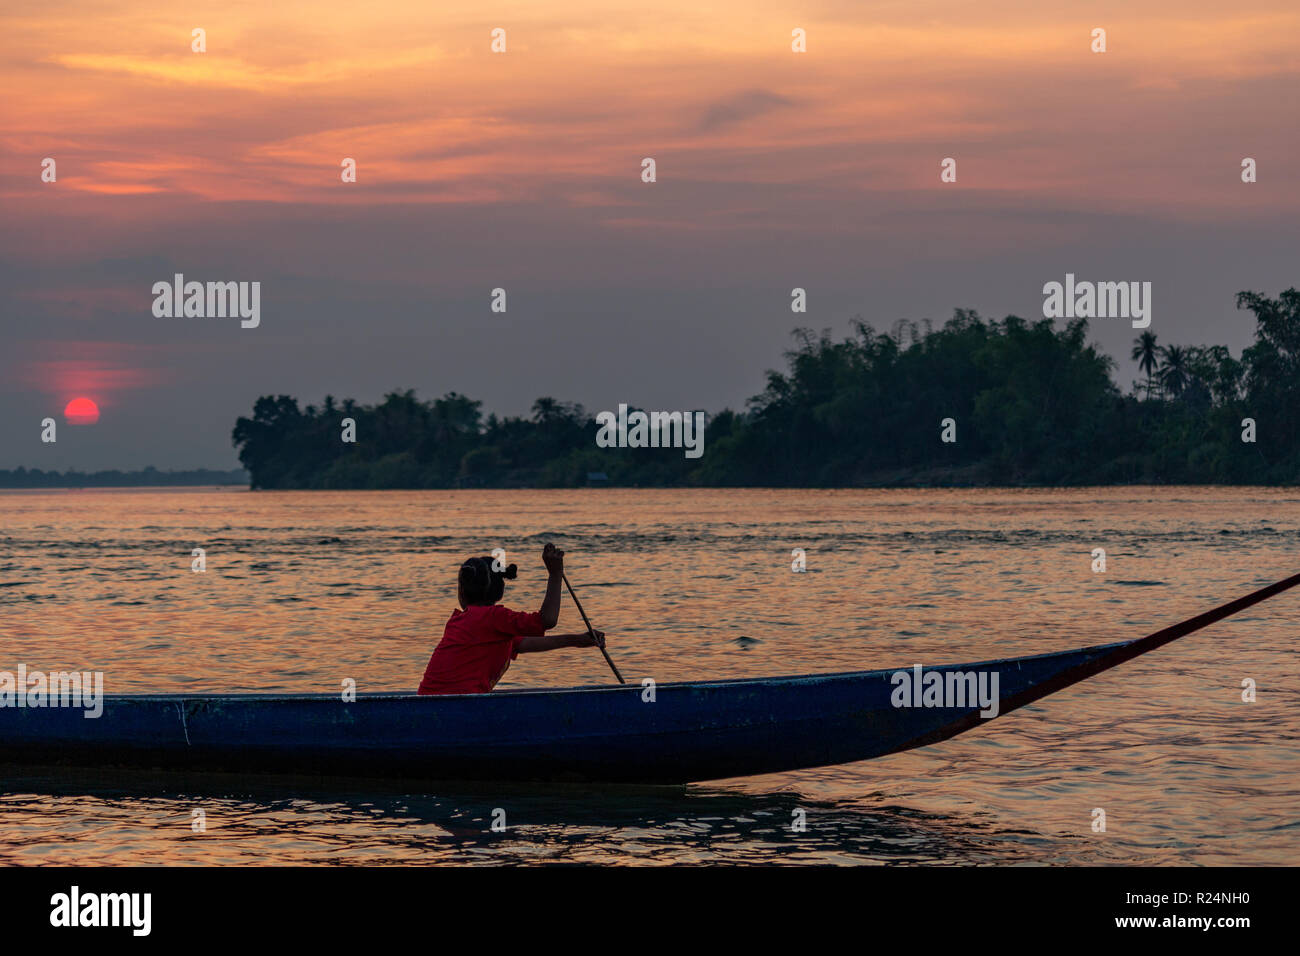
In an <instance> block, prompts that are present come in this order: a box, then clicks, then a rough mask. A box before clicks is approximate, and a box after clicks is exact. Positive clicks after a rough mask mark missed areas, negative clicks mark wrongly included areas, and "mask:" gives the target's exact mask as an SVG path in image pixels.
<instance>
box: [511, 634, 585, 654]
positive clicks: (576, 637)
mask: <svg viewBox="0 0 1300 956" xmlns="http://www.w3.org/2000/svg"><path fill="white" fill-rule="evenodd" d="M604 646H605V632H604V631H596V632H595V635H594V636H593V635H591V634H549V635H547V636H546V637H525V638H523V639H522V640H520V642H519V647H518V651H519V653H520V654H535V653H537V652H538V651H556V650H559V649H560V648H562V647H604Z"/></svg>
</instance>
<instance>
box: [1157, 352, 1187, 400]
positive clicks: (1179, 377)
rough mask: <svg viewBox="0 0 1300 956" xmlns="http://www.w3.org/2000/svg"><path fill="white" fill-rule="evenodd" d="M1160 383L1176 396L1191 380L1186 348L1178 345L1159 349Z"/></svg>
mask: <svg viewBox="0 0 1300 956" xmlns="http://www.w3.org/2000/svg"><path fill="white" fill-rule="evenodd" d="M1160 356H1161V358H1162V359H1163V361H1162V362H1161V365H1160V384H1161V385H1163V386H1164V387H1165V388H1166V389H1167V390H1168V391H1169V394H1171V395H1173V396H1174V397H1175V398H1177V397H1178V396H1179V395H1181V394H1182V393H1183V390H1184V389H1186V388H1187V386H1188V384H1190V382H1191V372H1190V370H1189V368H1188V354H1187V350H1186V349H1185V348H1183V347H1182V346H1180V345H1171V346H1169V347H1168V348H1163V347H1162V348H1161V349H1160Z"/></svg>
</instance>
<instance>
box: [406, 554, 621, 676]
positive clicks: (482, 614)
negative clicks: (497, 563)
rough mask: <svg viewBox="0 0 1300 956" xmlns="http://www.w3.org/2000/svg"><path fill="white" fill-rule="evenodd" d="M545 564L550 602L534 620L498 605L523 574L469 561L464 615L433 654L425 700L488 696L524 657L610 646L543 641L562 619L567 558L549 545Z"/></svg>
mask: <svg viewBox="0 0 1300 956" xmlns="http://www.w3.org/2000/svg"><path fill="white" fill-rule="evenodd" d="M542 563H543V564H544V565H546V571H547V575H548V577H547V581H546V597H545V598H543V600H542V608H541V610H540V611H538V612H536V613H535V614H526V613H524V612H523V611H512V610H510V609H509V608H507V607H502V606H500V605H499V604H497V601H500V600H501V598H502V596H503V595H504V594H505V589H506V580H507V579H509V580H511V581H513V580H514V579H515V577H516V575H517V574H518V568H517V567H516V566H515V565H513V564H512V565H510V566H509V567H508V568H506V569H505V570H504V571H496V570H493V568H492V559H491V558H470V559H469V560H467V561H466V562H465V563H464V564H462V565H461V566H460V574H459V576H458V578H457V582H456V596H457V597H458V598H459V600H460V606H461V610H459V611H452V613H451V619H450V620H449V621H448V622H447V626H446V627H445V628H444V629H443V632H442V640H441V641H439V642H438V646H437V647H435V648H434V649H433V656H432V657H430V658H429V666H428V667H426V668H425V669H424V680H422V681H421V682H420V690H419V692H420V693H421V694H486V693H487V692H488V691H490V690H491V689H492V688H493V687H495V686H496V684H497V681H499V680H500V679H501V675H503V674H504V673H505V672H506V668H507V667H509V666H510V662H511V661H512V660H514V659H515V658H516V657H518V656H519V655H520V654H529V653H532V652H534V651H552V650H555V649H556V648H559V647H604V646H605V635H604V633H603V632H601V631H592V632H591V633H590V634H556V635H552V636H551V637H545V636H544V632H546V631H549V630H550V629H551V628H553V627H555V624H556V622H557V621H558V620H559V617H560V585H561V584H562V583H563V580H564V552H563V551H561V550H560V549H559V548H557V547H555V545H553V544H548V545H547V546H546V547H545V548H543V549H542Z"/></svg>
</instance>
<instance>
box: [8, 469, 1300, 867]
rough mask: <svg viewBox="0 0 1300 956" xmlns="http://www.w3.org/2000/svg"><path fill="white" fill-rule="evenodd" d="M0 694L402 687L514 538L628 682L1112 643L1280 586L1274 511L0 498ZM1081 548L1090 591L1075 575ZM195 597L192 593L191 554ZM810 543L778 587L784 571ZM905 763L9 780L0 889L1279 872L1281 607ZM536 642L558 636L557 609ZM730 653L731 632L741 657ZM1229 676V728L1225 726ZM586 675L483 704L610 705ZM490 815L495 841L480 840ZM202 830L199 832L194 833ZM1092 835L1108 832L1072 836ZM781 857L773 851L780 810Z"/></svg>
mask: <svg viewBox="0 0 1300 956" xmlns="http://www.w3.org/2000/svg"><path fill="white" fill-rule="evenodd" d="M0 502H2V503H3V509H4V514H5V519H4V525H3V538H2V539H0V611H2V612H3V614H4V620H5V624H6V627H5V632H6V633H5V636H4V638H3V644H0V669H10V670H12V669H14V668H16V666H17V665H18V664H19V663H20V662H24V663H26V664H27V665H28V666H29V667H40V668H43V669H47V670H53V669H71V668H77V669H82V670H102V671H104V672H105V675H106V677H105V679H106V689H107V690H108V691H109V692H125V691H193V692H223V691H273V690H290V691H322V692H336V691H337V690H338V688H339V686H340V682H341V681H342V680H343V679H345V678H353V679H355V680H356V682H357V685H358V688H359V689H360V690H362V691H373V690H400V691H410V690H413V689H414V687H415V685H416V684H417V683H418V681H419V677H420V674H421V673H422V670H423V667H424V664H425V662H426V661H427V659H428V654H429V652H430V650H431V649H432V647H433V644H434V643H435V642H436V640H437V638H438V636H439V634H440V633H441V628H442V623H443V621H444V620H445V619H446V616H447V615H448V614H449V613H450V610H451V608H452V606H453V603H454V590H453V588H452V586H451V582H452V581H453V576H454V569H455V567H456V566H457V565H458V564H459V562H460V560H461V559H463V558H464V557H466V556H468V555H470V554H486V553H487V552H489V551H490V550H491V549H492V548H494V547H503V548H505V549H506V550H507V552H508V554H509V559H510V560H512V561H516V562H518V563H519V565H520V578H519V580H518V581H516V582H514V583H513V584H512V585H511V586H510V587H509V589H508V591H507V598H506V601H507V603H510V604H513V605H516V606H521V607H532V606H534V605H535V604H536V603H537V602H538V601H539V600H540V596H541V589H542V586H543V583H544V580H545V577H544V574H543V572H542V570H541V564H540V558H539V553H540V548H541V544H542V543H543V542H544V541H546V540H555V541H556V542H557V543H559V544H560V545H561V546H562V547H564V548H565V549H566V550H568V551H569V561H568V566H569V577H570V580H571V581H572V582H573V585H574V587H575V588H576V589H577V591H578V594H579V596H580V597H581V598H582V600H583V603H584V606H585V607H586V608H587V611H588V613H589V614H590V615H591V617H592V619H593V623H594V624H595V625H596V626H597V627H600V628H602V629H603V630H605V631H607V632H608V634H609V649H610V653H611V654H612V656H613V657H614V660H615V661H616V662H617V663H618V665H619V667H620V669H621V670H622V671H623V673H624V675H625V676H626V677H627V678H628V680H629V681H636V680H639V679H640V678H642V677H646V676H649V677H654V678H655V679H656V680H659V681H667V680H684V679H700V678H722V677H740V676H753V675H774V674H791V673H808V672H815V671H834V670H849V669H860V668H876V667H902V666H909V665H911V664H913V663H916V662H922V663H926V664H933V663H945V662H952V661H975V660H982V659H988V658H996V657H1006V656H1020V655H1023V654H1031V653H1039V652H1043V651H1048V650H1058V649H1065V648H1069V647H1077V646H1083V645H1087V644H1095V643H1101V642H1104V641H1111V640H1119V639H1124V638H1128V637H1134V636H1140V635H1142V634H1145V633H1148V632H1150V631H1152V630H1155V629H1157V628H1159V627H1161V626H1164V625H1166V624H1169V623H1172V622H1174V621H1177V620H1181V619H1183V618H1185V617H1188V616H1191V615H1192V614H1195V613H1197V612H1199V611H1201V610H1205V609H1207V608H1209V607H1211V606H1214V605H1216V604H1218V603H1221V602H1222V601H1224V600H1227V599H1229V598H1232V597H1236V596H1238V595H1240V594H1243V593H1245V592H1247V591H1249V590H1251V589H1253V588H1255V587H1257V586H1259V585H1262V584H1264V583H1268V582H1269V581H1272V580H1276V579H1278V578H1281V577H1284V576H1286V575H1287V574H1291V573H1294V572H1295V571H1297V570H1300V547H1298V544H1300V538H1298V537H1297V531H1298V530H1300V492H1297V491H1296V490H1294V489H1269V490H1264V489H1198V488H1111V489H1072V490H1068V491H1058V490H1033V491H1005V490H999V491H989V490H923V491H811V492H809V491H775V490H728V491H713V490H641V489H635V490H632V489H629V490H590V491H576V492H574V491H487V492H483V491H475V492H365V493H352V492H346V493H344V492H339V493H330V492H313V493H257V494H250V493H247V492H243V491H236V490H229V489H225V490H206V489H205V490H166V491H157V490H144V491H137V490H123V491H89V492H40V493H31V492H21V493H4V494H0ZM1097 547H1101V548H1105V550H1106V557H1107V570H1106V572H1105V573H1100V574H1098V573H1094V572H1093V571H1092V568H1091V565H1092V556H1091V552H1092V550H1093V549H1094V548H1097ZM193 548H204V549H205V550H206V552H207V569H208V570H207V571H206V573H203V574H195V573H193V572H192V571H191V570H190V562H191V560H192V558H191V549H193ZM794 548H804V549H805V550H806V553H807V563H808V571H807V573H804V574H795V573H792V572H791V570H790V565H791V551H792V549H794ZM1298 600H1300V597H1297V596H1295V595H1285V596H1281V597H1278V598H1276V599H1274V600H1272V601H1269V602H1267V603H1265V604H1263V605H1260V606H1259V607H1256V608H1253V609H1251V610H1250V611H1248V612H1246V613H1245V614H1244V615H1243V616H1242V617H1239V618H1234V619H1231V620H1229V621H1227V622H1224V623H1221V624H1219V625H1216V626H1214V627H1213V628H1211V629H1209V630H1207V631H1205V632H1203V633H1201V634H1197V635H1195V636H1192V637H1189V638H1187V639H1185V640H1183V641H1180V642H1178V643H1176V644H1174V645H1171V646H1169V647H1167V648H1163V649H1161V650H1159V651H1156V652H1154V653H1153V654H1151V655H1149V656H1147V657H1144V658H1140V659H1138V660H1136V661H1134V662H1131V663H1129V664H1126V665H1124V666H1123V667H1121V668H1119V669H1117V670H1115V671H1111V672H1109V673H1107V674H1104V675H1101V676H1099V677H1097V678H1094V679H1093V680H1090V681H1087V682H1085V683H1083V684H1081V685H1078V686H1076V687H1073V688H1070V689H1068V690H1066V691H1064V692H1062V693H1060V694H1058V695H1054V696H1053V697H1050V698H1047V699H1046V700H1044V701H1041V702H1040V703H1038V704H1036V705H1034V706H1033V707H1030V708H1026V709H1025V710H1022V711H1020V712H1017V713H1015V714H1012V715H1009V716H1007V717H1006V718H1005V719H1003V720H999V721H998V722H997V723H995V724H993V725H992V726H990V727H986V728H981V729H979V730H977V731H974V732H972V733H970V734H967V735H964V736H961V737H958V738H955V739H954V740H951V741H948V742H945V743H943V744H940V745H938V746H935V747H930V748H927V749H924V750H919V751H913V752H910V753H907V754H899V755H895V756H893V757H888V758H884V759H880V760H876V761H870V762H866V763H860V764H853V765H847V766H842V767H833V768H825V769H821V770H811V771H803V772H800V773H795V774H785V775H781V776H778V777H764V778H751V779H748V780H743V781H730V782H726V783H723V784H702V785H695V786H692V787H686V788H649V789H647V788H639V789H631V790H629V789H628V788H604V789H601V790H600V791H599V792H591V791H590V790H589V789H582V790H577V791H574V790H572V789H569V790H566V789H564V788H558V789H556V788H536V787H523V788H500V787H495V788H491V789H480V790H477V791H474V790H471V791H463V790H461V791H455V792H451V791H448V792H443V793H431V792H424V791H423V789H422V792H419V793H412V792H410V791H409V789H407V790H404V789H403V788H402V787H401V786H400V782H399V783H398V784H397V785H394V784H376V783H374V782H369V783H365V782H360V783H359V782H356V781H351V782H347V781H345V782H340V783H336V784H334V785H332V786H329V787H323V786H322V785H321V784H320V783H318V782H314V781H306V780H287V781H283V782H281V783H279V784H277V785H275V786H268V785H267V783H266V781H262V780H245V779H239V778H234V779H231V778H215V779H214V778H208V777H199V778H197V779H194V778H179V779H177V778H173V777H171V776H170V775H162V776H161V777H144V778H142V777H141V776H139V775H135V776H130V775H127V776H121V775H106V774H104V773H102V772H97V771H74V772H69V771H60V772H57V773H55V772H50V773H45V772H35V771H32V770H7V771H6V774H5V780H6V783H5V784H4V786H3V788H0V862H3V863H57V862H96V861H97V862H105V863H157V862H175V863H317V862H366V863H384V862H437V861H448V862H485V863H519V862H529V861H565V862H569V861H582V862H629V863H655V864H658V863H671V862H706V861H727V862H744V861H754V862H758V861H782V862H837V863H838V862H861V863H870V862H899V861H925V862H1014V861H1029V862H1049V863H1166V862H1168V863H1173V862H1182V863H1187V862H1192V863H1208V864H1216V863H1252V864H1258V863H1293V862H1295V859H1296V855H1297V853H1296V851H1297V848H1298V847H1300V839H1298V838H1297V828H1298V826H1300V825H1298V824H1297V822H1296V821H1297V819H1298V818H1300V784H1298V783H1297V781H1300V747H1297V741H1298V740H1300V716H1298V715H1300V708H1297V706H1296V705H1297V703H1298V702H1300V701H1298V700H1297V698H1298V697H1300V691H1298V690H1297V687H1300V683H1298V681H1297V678H1300V663H1298V662H1297V656H1296V655H1295V653H1294V646H1293V645H1294V627H1293V626H1292V624H1291V622H1292V621H1293V620H1294V617H1295V613H1296V611H1295V602H1296V601H1298ZM560 626H561V628H563V629H566V630H581V627H582V625H581V621H580V620H579V619H578V617H577V615H576V613H575V612H573V610H572V608H571V606H570V605H569V603H568V600H567V597H566V600H565V609H564V612H563V614H562V617H561V624H560ZM742 637H744V638H747V639H748V640H745V641H741V640H739V638H742ZM1247 677H1249V678H1253V679H1254V680H1255V681H1256V682H1257V684H1258V686H1259V697H1258V700H1257V702H1255V703H1253V704H1246V703H1243V702H1242V701H1241V696H1240V695H1241V690H1240V686H1241V681H1242V680H1243V678H1247ZM610 679H611V678H610V677H609V675H608V672H607V670H606V669H605V665H604V663H603V661H602V660H601V658H600V656H599V654H597V653H595V652H593V651H590V650H586V651H579V650H571V651H561V652H554V653H551V654H546V655H528V656H526V657H523V658H520V659H519V661H517V662H516V663H515V665H514V666H513V667H512V669H511V670H510V671H509V672H508V673H507V675H506V678H505V680H504V681H503V682H502V686H503V687H505V686H514V687H519V686H531V687H537V686H565V685H573V684H589V683H604V682H607V681H608V680H610ZM498 807H500V808H502V809H503V810H505V813H506V819H507V830H506V832H505V833H495V832H492V830H491V829H490V823H491V818H492V811H493V810H494V809H495V808H498ZM195 808H203V809H204V811H205V819H206V825H207V829H206V832H204V833H202V834H198V833H194V832H193V831H192V829H191V813H192V810H193V809H195ZM1095 808H1102V809H1104V810H1105V812H1106V821H1107V831H1106V832H1105V833H1104V834H1103V833H1094V832H1092V829H1091V824H1092V811H1093V810H1094V809H1095ZM799 809H802V810H804V811H805V812H806V814H807V820H808V830H807V831H806V832H803V833H797V832H795V831H793V830H792V829H791V823H792V820H793V818H794V815H795V811H796V810H799Z"/></svg>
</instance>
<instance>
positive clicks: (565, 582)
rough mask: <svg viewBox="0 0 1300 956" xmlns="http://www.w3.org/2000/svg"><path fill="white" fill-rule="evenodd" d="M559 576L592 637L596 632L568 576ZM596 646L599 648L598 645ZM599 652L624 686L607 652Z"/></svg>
mask: <svg viewBox="0 0 1300 956" xmlns="http://www.w3.org/2000/svg"><path fill="white" fill-rule="evenodd" d="M560 576H561V577H563V578H564V586H565V587H566V588H568V589H569V597H571V598H573V603H574V604H576V605H577V606H578V613H579V614H581V615H582V623H583V624H586V625H587V633H588V634H591V635H592V636H593V637H594V636H595V633H596V632H595V630H594V629H593V628H592V626H591V621H589V620H587V612H586V611H584V610H583V609H582V602H581V601H579V600H578V595H576V594H574V593H573V585H572V584H570V583H569V576H568V575H567V574H565V573H564V572H561V573H560ZM596 646H597V647H600V645H599V644H598V645H596ZM600 652H601V653H602V654H604V655H605V663H606V664H608V665H609V669H610V670H612V671H613V672H614V676H615V677H617V678H618V682H619V683H620V684H626V683H627V681H625V680H623V675H622V674H620V673H619V672H618V668H617V667H615V666H614V661H613V660H612V659H611V658H610V656H609V652H608V651H607V650H605V648H603V647H601V648H600Z"/></svg>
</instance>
